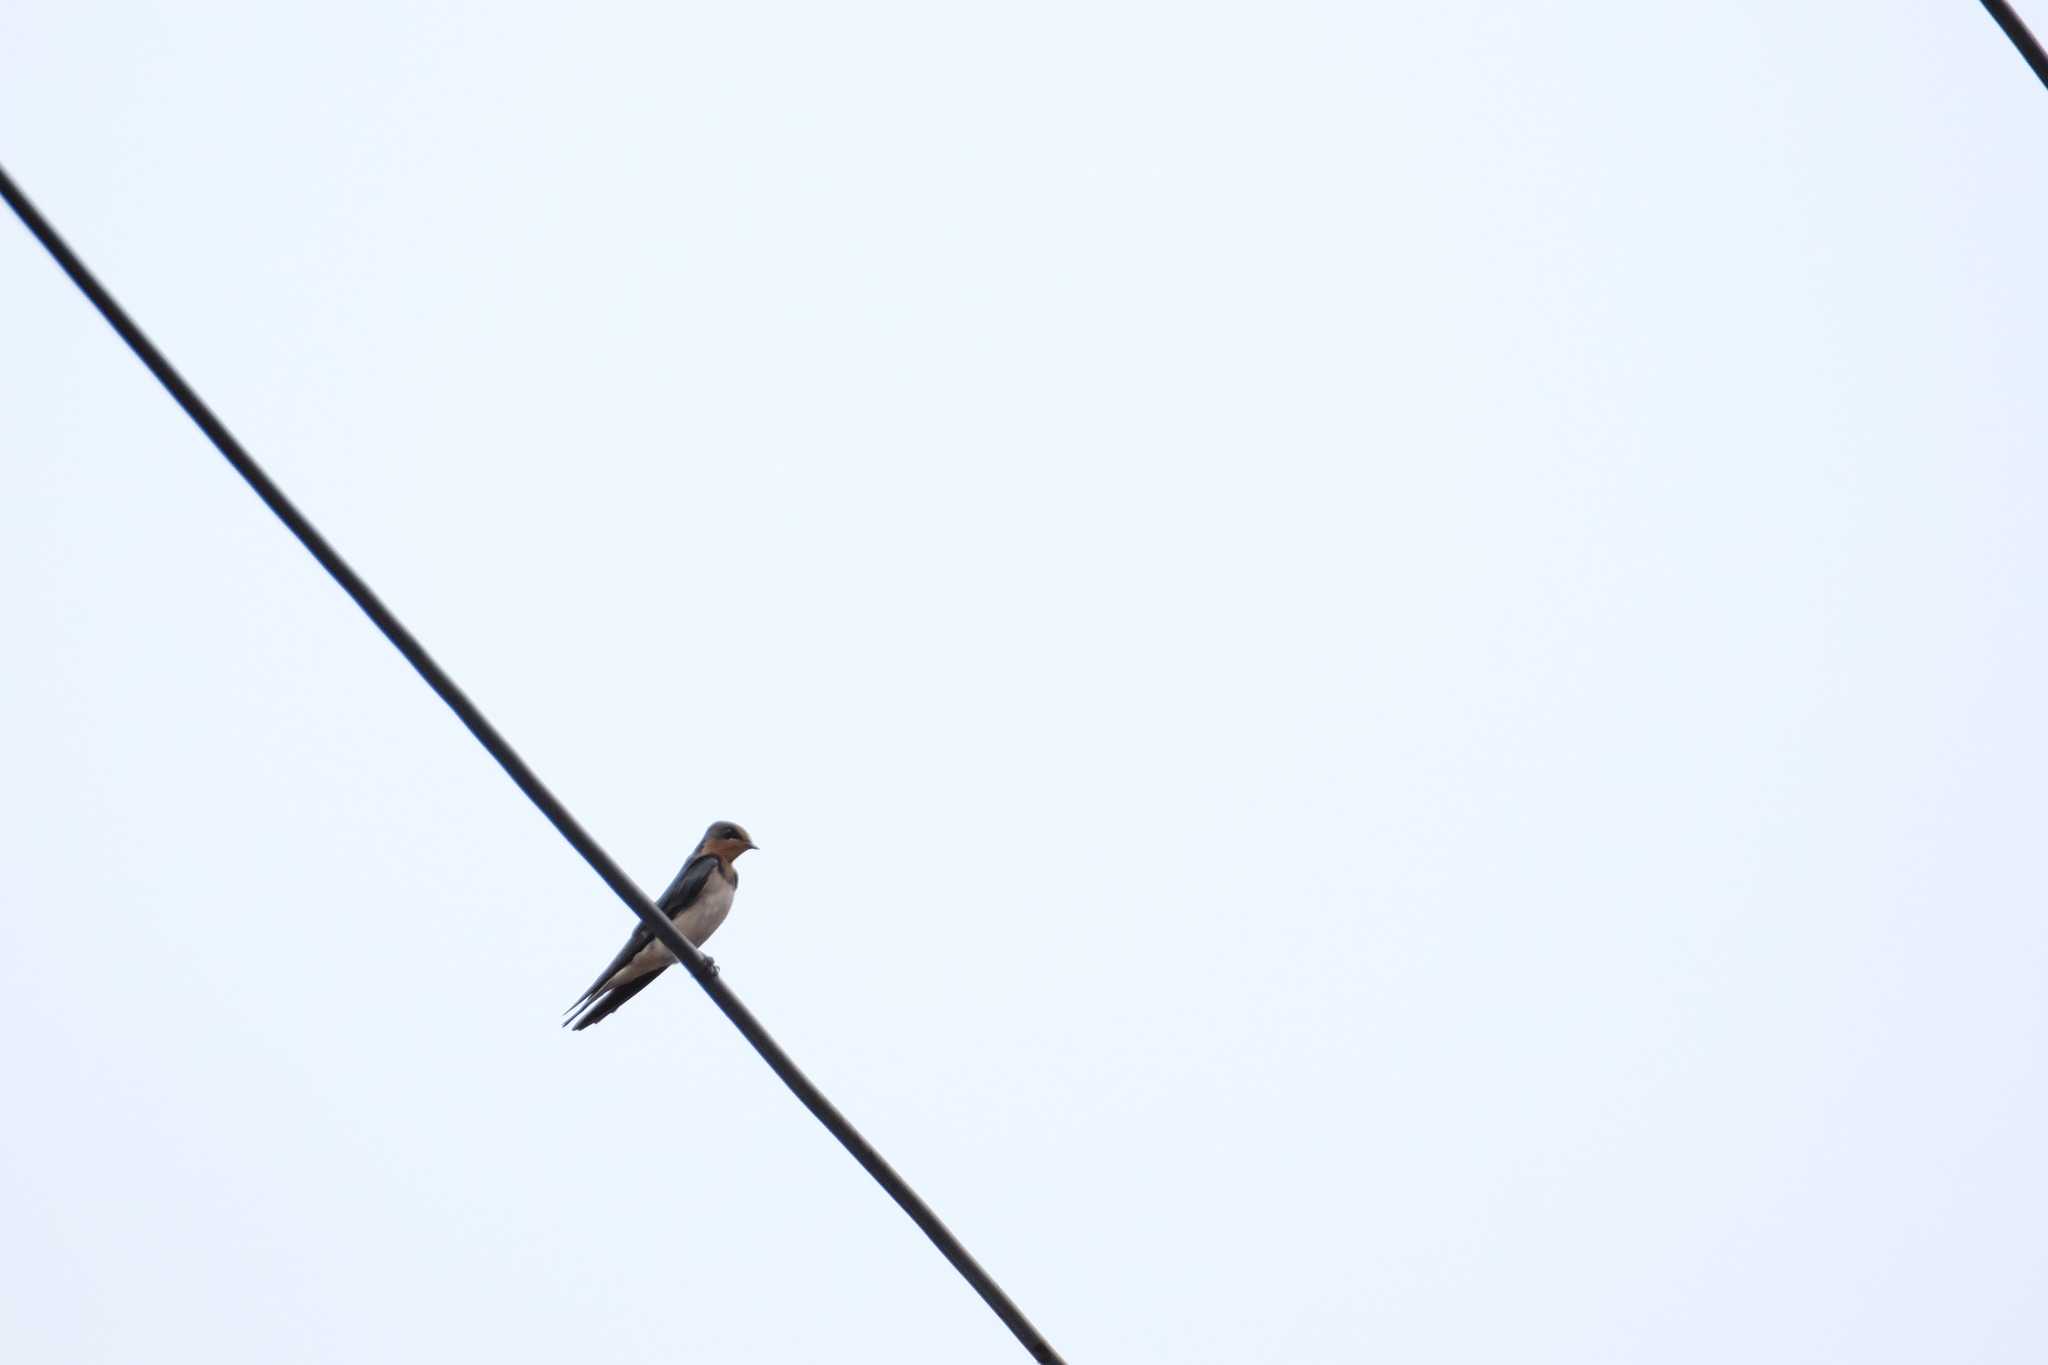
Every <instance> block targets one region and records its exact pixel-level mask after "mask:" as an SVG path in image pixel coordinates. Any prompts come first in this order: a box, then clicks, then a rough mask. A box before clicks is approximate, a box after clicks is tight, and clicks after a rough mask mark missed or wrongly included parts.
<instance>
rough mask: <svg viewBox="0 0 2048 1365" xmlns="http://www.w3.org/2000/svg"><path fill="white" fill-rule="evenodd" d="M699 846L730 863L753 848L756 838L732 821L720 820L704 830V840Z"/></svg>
mask: <svg viewBox="0 0 2048 1365" xmlns="http://www.w3.org/2000/svg"><path fill="white" fill-rule="evenodd" d="M698 847H699V848H702V849H703V850H704V851H705V852H706V853H710V854H713V855H715V856H716V857H718V858H720V859H722V860H723V861H725V862H728V863H729V862H731V861H732V860H733V859H734V858H737V857H739V856H740V855H741V854H742V853H745V852H746V851H747V850H748V849H750V848H753V847H754V838H753V836H752V835H750V834H748V833H747V832H746V831H745V830H743V829H741V828H740V827H739V826H738V825H735V824H734V823H733V822H732V821H730V820H720V821H718V822H717V823H716V824H714V825H712V827H711V828H710V829H707V830H705V831H704V842H703V843H702V844H699V845H698Z"/></svg>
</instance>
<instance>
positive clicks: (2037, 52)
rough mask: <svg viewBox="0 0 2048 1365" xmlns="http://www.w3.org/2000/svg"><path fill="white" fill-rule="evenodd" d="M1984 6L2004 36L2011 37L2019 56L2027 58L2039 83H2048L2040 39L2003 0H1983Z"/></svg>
mask: <svg viewBox="0 0 2048 1365" xmlns="http://www.w3.org/2000/svg"><path fill="white" fill-rule="evenodd" d="M1984 8H1985V9H1987V10H1990V11H1991V17H1992V18H1993V19H1996V20H1997V21H1998V26H1999V27H2000V28H2002V29H2004V30H2005V36H2006V37H2008V38H2010V39H2012V45H2013V46H2014V47H2016V48H2018V49H2019V50H2020V56H2022V57H2025V58H2026V59H2027V65H2028V66H2031V67H2033V68H2034V74H2035V75H2036V76H2039V77H2040V78H2041V84H2043V85H2048V52H2044V51H2042V50H2041V40H2040V39H2039V38H2036V37H2035V36H2034V35H2033V33H2032V32H2031V31H2029V30H2028V28H2027V24H2026V21H2025V20H2024V19H2022V18H2020V16H2019V15H2018V13H2017V12H2015V11H2014V9H2013V7H2012V6H2011V5H2008V4H2006V3H2005V0H1984Z"/></svg>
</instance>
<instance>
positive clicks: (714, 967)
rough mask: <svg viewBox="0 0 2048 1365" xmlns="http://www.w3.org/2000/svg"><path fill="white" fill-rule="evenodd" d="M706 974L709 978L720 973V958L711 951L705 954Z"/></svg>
mask: <svg viewBox="0 0 2048 1365" xmlns="http://www.w3.org/2000/svg"><path fill="white" fill-rule="evenodd" d="M704 975H705V976H706V977H707V978H709V977H714V976H717V975H718V959H717V958H714V957H713V956H711V954H709V953H706V954H704Z"/></svg>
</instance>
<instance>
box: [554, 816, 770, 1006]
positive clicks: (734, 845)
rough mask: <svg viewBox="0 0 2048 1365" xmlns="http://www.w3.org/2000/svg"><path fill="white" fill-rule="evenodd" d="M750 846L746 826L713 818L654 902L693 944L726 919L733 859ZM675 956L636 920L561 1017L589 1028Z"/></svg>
mask: <svg viewBox="0 0 2048 1365" xmlns="http://www.w3.org/2000/svg"><path fill="white" fill-rule="evenodd" d="M753 847H755V844H754V841H753V839H752V837H751V836H749V835H748V834H747V832H746V831H745V830H743V829H741V828H740V827H739V826H738V825H735V824H734V823H733V822H732V821H730V820H720V821H718V822H717V823H716V824H714V825H712V826H711V828H710V829H707V830H705V831H704V837H703V838H702V839H701V840H699V841H698V843H697V849H696V851H695V852H694V853H692V854H691V855H690V860H689V861H688V862H686V863H684V864H683V870H682V871H680V872H678V873H676V879H675V880H674V881H672V882H670V883H669V884H668V890H666V891H664V892H662V893H661V899H660V900H659V901H656V902H655V904H656V905H657V906H659V907H660V909H661V913H662V914H664V915H667V916H668V918H669V922H670V923H671V924H673V925H675V927H676V932H677V933H679V934H681V935H682V936H683V937H684V938H686V939H688V940H689V941H690V943H691V945H692V946H693V947H698V948H701V947H703V946H704V940H705V939H707V938H710V937H711V936H712V934H714V933H716V932H717V931H718V926H719V925H721V924H723V923H725V917H726V914H727V912H729V911H730V910H731V909H732V893H733V892H735V891H737V890H739V885H740V874H739V872H738V871H737V870H735V869H734V867H733V865H732V863H733V859H735V858H737V857H739V856H740V855H741V854H742V853H745V852H746V851H747V850H748V849H750V848H753ZM675 960H676V957H675V954H674V953H671V952H670V951H669V950H668V949H667V948H665V947H663V946H662V945H661V943H660V942H659V941H657V940H656V939H655V937H654V932H653V931H652V930H651V929H649V928H648V927H647V926H646V925H645V924H642V925H640V926H638V927H637V928H635V929H634V930H633V936H632V937H631V938H629V939H627V940H626V946H625V947H623V948H621V949H619V955H618V956H617V957H615V958H613V959H612V962H611V965H610V966H609V967H606V968H605V969H604V971H603V972H601V973H600V974H599V975H598V978H597V980H595V981H593V982H591V983H590V989H589V990H587V991H585V992H583V998H582V999H581V1000H578V1001H577V1002H576V1003H575V1004H573V1005H571V1006H569V1009H568V1014H569V1018H567V1019H564V1020H563V1021H562V1023H563V1024H565V1025H567V1026H568V1027H570V1028H571V1029H587V1028H589V1027H590V1026H591V1025H592V1024H594V1023H596V1022H597V1021H598V1020H600V1019H602V1018H604V1017H605V1016H606V1015H607V1014H610V1013H611V1012H612V1011H613V1010H615V1009H617V1008H618V1007H619V1006H621V1005H623V1004H625V1003H626V1002H627V1001H628V1000H631V999H632V998H633V997H634V996H636V995H638V994H640V992H641V991H643V990H645V989H647V984H648V983H649V982H650V981H652V980H654V978H655V977H657V976H660V975H661V974H662V973H663V972H665V971H667V970H668V969H669V967H670V965H671V964H673V963H674V962H675Z"/></svg>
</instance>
